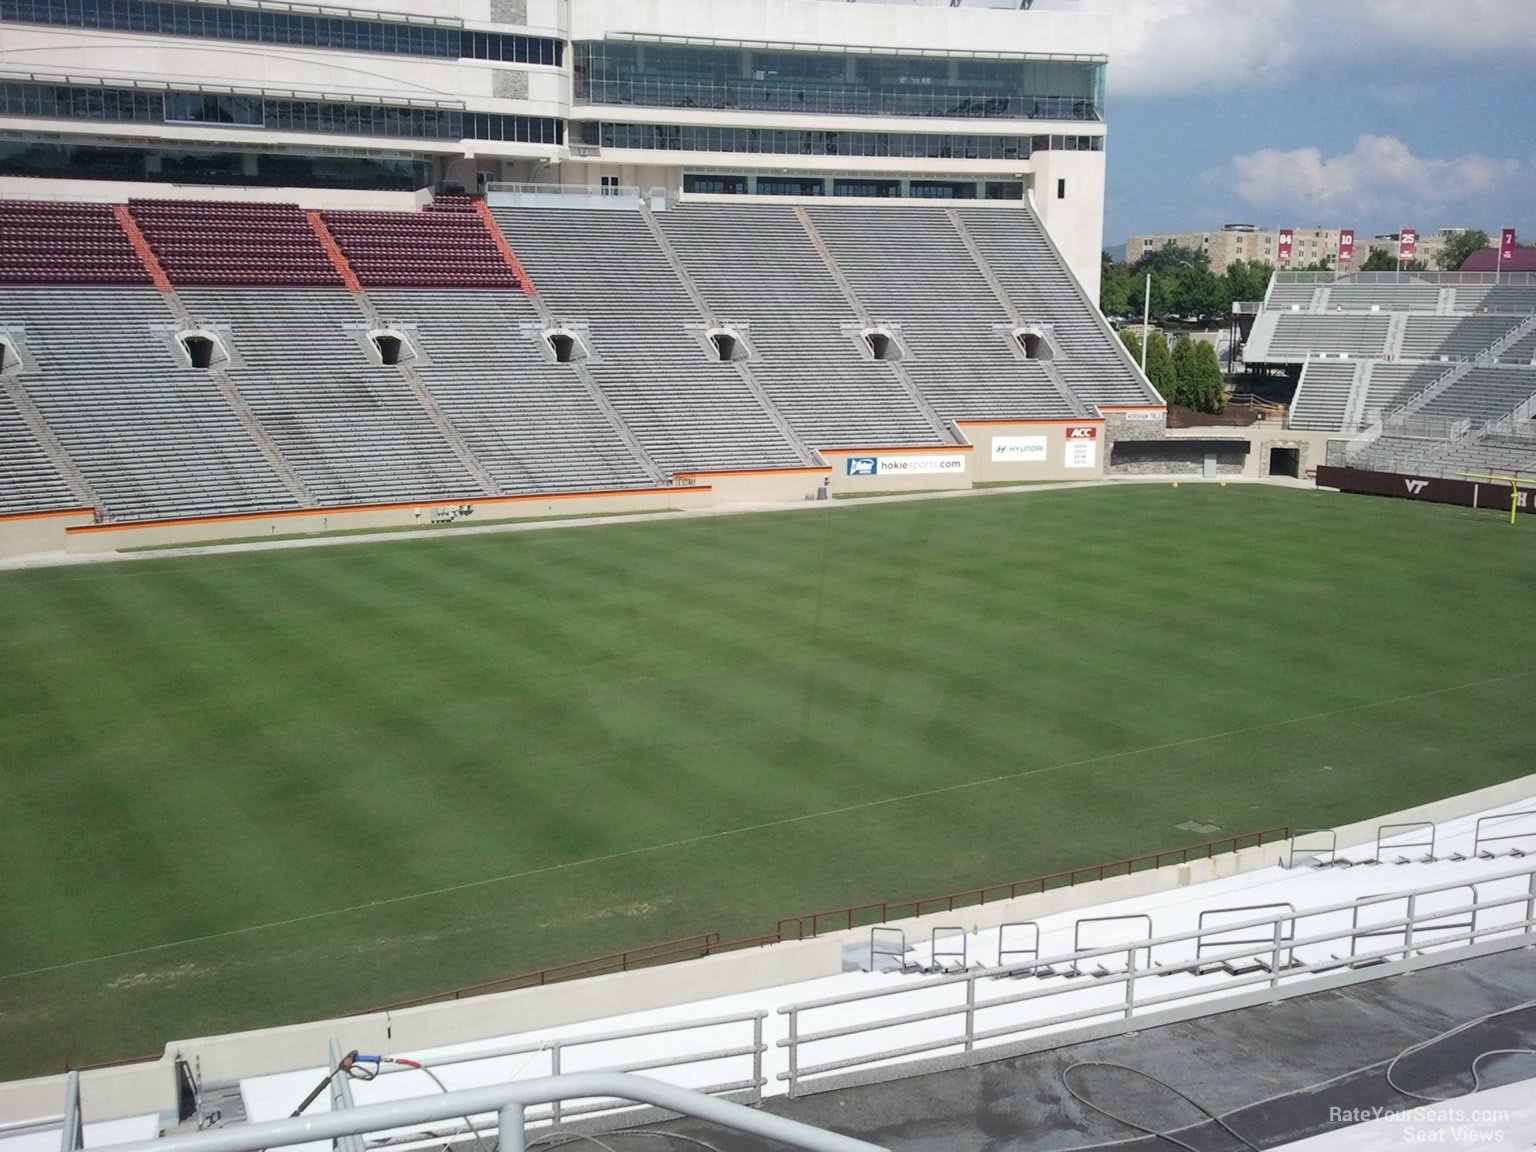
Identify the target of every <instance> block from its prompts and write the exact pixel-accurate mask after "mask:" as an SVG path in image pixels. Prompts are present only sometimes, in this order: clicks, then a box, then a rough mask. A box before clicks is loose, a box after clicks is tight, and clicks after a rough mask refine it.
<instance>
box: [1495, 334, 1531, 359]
mask: <svg viewBox="0 0 1536 1152" xmlns="http://www.w3.org/2000/svg"><path fill="white" fill-rule="evenodd" d="M1533 361H1536V328H1532V329H1531V330H1530V331H1529V332H1527V333H1526V334H1525V335H1524V336H1521V337H1520V338H1519V339H1518V340H1515V341H1514V342H1513V343H1511V344H1510V345H1509V346H1508V347H1506V348H1505V349H1504V350H1503V351H1501V352H1500V353H1499V363H1501V364H1530V363H1531V362H1533Z"/></svg>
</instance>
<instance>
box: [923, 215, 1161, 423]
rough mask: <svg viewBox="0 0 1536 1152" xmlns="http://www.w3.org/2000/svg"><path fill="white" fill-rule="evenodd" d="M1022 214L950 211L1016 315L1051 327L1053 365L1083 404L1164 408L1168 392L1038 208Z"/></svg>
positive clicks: (1033, 322)
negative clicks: (1161, 391)
mask: <svg viewBox="0 0 1536 1152" xmlns="http://www.w3.org/2000/svg"><path fill="white" fill-rule="evenodd" d="M1022 212H1023V214H1022V216H1020V217H1017V218H1015V217H1014V216H1013V214H1012V213H1001V212H998V211H995V210H986V209H979V208H957V209H952V210H951V215H953V216H954V217H955V218H956V220H957V221H959V222H960V223H961V224H963V226H964V227H963V232H964V234H965V235H968V236H970V237H972V238H973V243H974V245H975V249H976V253H977V256H978V258H979V260H978V262H979V264H980V265H982V266H983V268H984V271H986V272H988V273H990V274H991V276H992V278H993V279H994V280H995V281H996V282H997V283H998V284H1000V285H1001V286H1002V288H1003V289H1004V291H1005V294H1006V295H1007V297H1008V300H1009V302H1010V303H1011V304H1012V306H1013V307H1014V309H1015V310H1016V311H1017V313H1018V314H1019V315H1021V316H1022V317H1023V319H1024V320H1025V321H1026V322H1027V323H1031V324H1036V325H1040V326H1043V327H1045V328H1046V329H1048V330H1049V331H1050V333H1051V334H1052V336H1053V339H1054V340H1055V341H1056V343H1057V344H1058V345H1059V347H1060V350H1061V353H1062V358H1061V359H1059V360H1055V361H1051V362H1049V367H1050V369H1051V370H1052V371H1054V372H1057V373H1059V375H1060V378H1061V379H1062V380H1063V381H1064V382H1065V383H1066V384H1067V386H1068V387H1069V388H1070V389H1071V391H1072V394H1073V395H1074V396H1075V397H1076V398H1077V400H1078V401H1079V402H1080V403H1081V404H1082V405H1085V406H1087V407H1088V408H1090V409H1091V408H1094V407H1097V406H1100V405H1123V406H1126V407H1149V406H1151V407H1160V406H1161V405H1162V403H1163V401H1162V398H1161V397H1159V396H1158V394H1157V391H1156V390H1155V389H1154V388H1153V387H1152V385H1151V383H1150V382H1149V381H1148V380H1147V379H1146V377H1145V376H1143V375H1142V373H1141V370H1140V368H1138V367H1137V365H1136V363H1135V361H1133V360H1132V359H1131V357H1130V354H1129V353H1128V352H1126V350H1125V345H1124V344H1122V343H1121V342H1120V338H1119V336H1118V335H1116V333H1115V332H1113V331H1112V330H1111V329H1110V327H1109V324H1108V322H1107V321H1106V320H1105V319H1104V317H1103V316H1102V315H1101V314H1100V312H1099V310H1098V305H1097V303H1096V302H1095V301H1093V300H1091V299H1089V297H1088V294H1087V293H1086V292H1085V291H1084V290H1083V286H1082V285H1081V284H1079V283H1078V282H1077V279H1076V278H1075V277H1074V276H1073V275H1072V272H1071V270H1070V269H1069V268H1068V266H1067V262H1066V260H1065V259H1064V258H1063V257H1062V255H1061V252H1060V251H1059V250H1058V249H1057V247H1056V245H1055V243H1054V242H1053V241H1052V240H1051V237H1050V233H1048V232H1047V231H1046V230H1045V228H1044V226H1042V225H1041V223H1040V220H1039V218H1038V217H1037V216H1036V215H1035V214H1034V211H1033V209H1030V208H1027V207H1026V208H1025V209H1023V210H1022ZM1038 363H1041V364H1045V363H1047V362H1045V361H1038Z"/></svg>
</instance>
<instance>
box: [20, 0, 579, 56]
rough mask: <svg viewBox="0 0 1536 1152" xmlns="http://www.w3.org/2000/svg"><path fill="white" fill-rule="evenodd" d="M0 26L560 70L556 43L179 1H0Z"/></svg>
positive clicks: (559, 49)
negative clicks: (237, 42)
mask: <svg viewBox="0 0 1536 1152" xmlns="http://www.w3.org/2000/svg"><path fill="white" fill-rule="evenodd" d="M0 22H16V23H22V24H60V25H64V26H66V27H71V28H110V29H113V30H115V31H119V32H148V33H152V34H154V35H157V36H196V37H206V38H208V39H214V40H243V41H250V42H255V43H259V44H292V45H296V46H300V47H305V48H335V49H340V50H343V51H348V52H380V53H393V54H398V55H405V56H436V57H443V58H447V59H450V60H458V59H471V60H500V61H504V62H508V63H516V64H546V65H550V66H552V67H558V66H559V65H560V64H561V63H562V61H563V58H564V49H565V44H564V43H563V42H562V41H560V40H554V39H551V38H549V37H545V36H520V35H515V34H503V33H498V32H473V31H469V30H467V29H463V28H455V27H452V26H448V25H437V24H408V23H403V22H400V21H390V20H370V19H365V18H352V17H348V16H344V15H341V14H340V13H338V12H335V11H332V12H329V13H324V14H321V13H314V12H282V11H274V10H272V9H270V8H254V7H244V6H239V7H237V6H234V5H231V4H228V3H210V4H198V3H190V2H183V0H0Z"/></svg>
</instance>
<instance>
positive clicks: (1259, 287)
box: [1224, 260, 1275, 304]
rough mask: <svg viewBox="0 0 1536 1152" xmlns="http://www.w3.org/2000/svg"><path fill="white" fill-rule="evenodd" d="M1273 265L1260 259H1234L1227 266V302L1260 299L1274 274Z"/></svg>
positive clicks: (1262, 297) (1266, 290)
mask: <svg viewBox="0 0 1536 1152" xmlns="http://www.w3.org/2000/svg"><path fill="white" fill-rule="evenodd" d="M1274 274H1275V270H1274V268H1273V266H1271V265H1269V264H1267V263H1265V262H1264V261H1262V260H1234V261H1233V262H1232V263H1231V264H1230V265H1228V266H1227V274H1226V276H1225V277H1224V279H1225V280H1226V282H1227V303H1228V304H1232V303H1234V302H1235V301H1238V300H1262V299H1264V293H1266V292H1268V291H1269V281H1270V278H1271V277H1272V276H1274Z"/></svg>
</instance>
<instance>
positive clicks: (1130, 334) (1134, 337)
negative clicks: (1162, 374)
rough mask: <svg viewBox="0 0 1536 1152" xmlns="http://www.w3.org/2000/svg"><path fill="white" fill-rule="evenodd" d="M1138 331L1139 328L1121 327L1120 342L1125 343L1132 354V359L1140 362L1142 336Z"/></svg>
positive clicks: (1126, 348)
mask: <svg viewBox="0 0 1536 1152" xmlns="http://www.w3.org/2000/svg"><path fill="white" fill-rule="evenodd" d="M1137 333H1138V329H1135V328H1122V329H1120V343H1122V344H1124V345H1125V350H1126V351H1127V352H1129V353H1130V354H1131V359H1132V360H1134V361H1136V363H1138V364H1140V363H1141V337H1140V336H1139V335H1138V334H1137Z"/></svg>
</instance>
